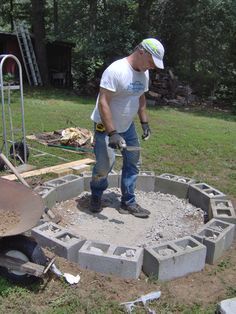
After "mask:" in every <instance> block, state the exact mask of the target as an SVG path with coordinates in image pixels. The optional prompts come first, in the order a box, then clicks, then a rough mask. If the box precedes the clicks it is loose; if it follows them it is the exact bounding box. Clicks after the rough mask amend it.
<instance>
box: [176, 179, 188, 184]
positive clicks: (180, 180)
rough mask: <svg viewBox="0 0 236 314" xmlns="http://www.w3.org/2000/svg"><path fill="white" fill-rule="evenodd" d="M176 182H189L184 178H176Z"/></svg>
mask: <svg viewBox="0 0 236 314" xmlns="http://www.w3.org/2000/svg"><path fill="white" fill-rule="evenodd" d="M176 181H178V182H180V183H188V182H189V181H190V180H189V179H186V178H177V179H176Z"/></svg>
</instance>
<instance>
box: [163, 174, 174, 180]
mask: <svg viewBox="0 0 236 314" xmlns="http://www.w3.org/2000/svg"><path fill="white" fill-rule="evenodd" d="M175 177H176V176H174V175H172V174H164V175H163V176H162V178H165V179H174V178H175Z"/></svg>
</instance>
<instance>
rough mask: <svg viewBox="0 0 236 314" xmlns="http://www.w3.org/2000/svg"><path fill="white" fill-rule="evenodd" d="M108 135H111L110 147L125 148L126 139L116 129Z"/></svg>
mask: <svg viewBox="0 0 236 314" xmlns="http://www.w3.org/2000/svg"><path fill="white" fill-rule="evenodd" d="M108 136H109V144H108V146H109V147H111V148H114V149H116V148H118V149H123V148H125V147H126V142H125V140H124V139H123V137H122V136H120V134H119V133H117V132H116V131H112V132H111V133H109V134H108Z"/></svg>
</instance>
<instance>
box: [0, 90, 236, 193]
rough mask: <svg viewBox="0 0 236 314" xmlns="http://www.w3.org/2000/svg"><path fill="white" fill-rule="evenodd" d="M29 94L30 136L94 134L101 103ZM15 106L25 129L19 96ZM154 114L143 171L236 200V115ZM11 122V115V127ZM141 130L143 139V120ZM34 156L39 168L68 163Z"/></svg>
mask: <svg viewBox="0 0 236 314" xmlns="http://www.w3.org/2000/svg"><path fill="white" fill-rule="evenodd" d="M24 95H25V96H24V107H25V124H26V133H27V135H29V134H34V133H42V132H45V131H55V130H59V129H64V128H67V127H73V126H79V127H85V128H88V129H90V130H92V129H93V125H92V122H91V120H90V114H91V112H92V110H93V107H94V103H95V98H81V97H78V96H76V95H74V94H73V93H72V92H70V91H64V90H40V89H30V90H27V91H25V93H24ZM11 107H12V115H13V124H14V127H18V128H19V126H21V120H20V119H21V114H20V104H19V97H18V95H17V93H16V92H15V93H14V94H13V95H12V97H11ZM6 108H7V107H6ZM6 111H7V110H6ZM148 111H149V118H150V126H151V129H152V136H151V138H150V140H148V141H142V143H141V145H142V147H143V150H142V166H141V168H142V170H152V171H154V172H155V173H156V174H161V173H173V174H177V175H184V176H188V177H191V178H194V179H196V180H198V181H201V182H205V183H208V184H210V185H212V186H213V187H215V188H217V189H219V190H220V191H222V192H224V193H226V194H228V195H229V196H230V197H233V198H236V184H235V179H236V116H234V115H231V114H230V113H227V112H223V111H207V110H206V109H205V110H204V111H203V110H202V111H198V110H196V109H195V110H193V109H192V110H190V109H189V110H187V109H186V108H181V110H180V109H179V110H178V109H174V108H169V107H162V108H155V107H151V108H149V109H148ZM8 121H9V119H8V115H6V123H7V124H8V125H9V123H8ZM136 125H137V129H138V132H139V134H140V135H141V128H140V125H139V123H138V121H137V123H136ZM1 133H2V131H1V130H0V134H1ZM17 136H21V132H18V135H17ZM8 138H9V139H10V135H9V134H8ZM28 144H29V146H30V147H33V148H37V149H39V150H42V151H47V152H49V153H51V154H55V155H57V156H61V157H64V158H66V159H68V160H69V161H70V160H76V159H81V158H85V155H84V154H82V155H81V154H75V153H68V152H64V151H62V150H60V149H57V148H49V147H44V146H42V145H40V144H39V145H38V144H37V143H35V142H31V141H29V142H28ZM33 155H34V154H30V156H31V157H30V160H29V163H31V164H33V165H36V166H37V167H43V166H51V165H54V164H56V163H61V162H62V161H61V160H60V159H58V158H53V157H49V156H46V157H38V158H34V157H33ZM118 167H119V162H118V165H117V168H118Z"/></svg>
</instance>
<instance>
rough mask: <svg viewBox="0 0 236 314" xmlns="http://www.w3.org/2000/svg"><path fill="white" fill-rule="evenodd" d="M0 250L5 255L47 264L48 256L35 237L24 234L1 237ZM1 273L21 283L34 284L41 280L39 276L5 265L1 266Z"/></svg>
mask: <svg viewBox="0 0 236 314" xmlns="http://www.w3.org/2000/svg"><path fill="white" fill-rule="evenodd" d="M0 252H1V254H3V255H6V256H11V257H15V258H18V259H21V260H22V261H25V262H27V261H29V262H32V263H35V264H38V265H43V266H45V265H46V264H47V258H46V256H45V254H44V253H43V251H42V249H41V248H40V246H39V245H38V244H37V243H36V242H35V241H34V240H33V239H31V238H29V237H26V236H24V235H16V236H10V237H4V238H1V239H0ZM0 275H1V276H3V277H5V278H7V279H8V280H9V281H11V282H14V283H19V284H32V283H34V282H36V281H38V280H39V278H38V277H35V276H32V275H29V274H27V273H25V272H23V271H15V270H12V271H10V270H8V269H7V268H5V267H0Z"/></svg>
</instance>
